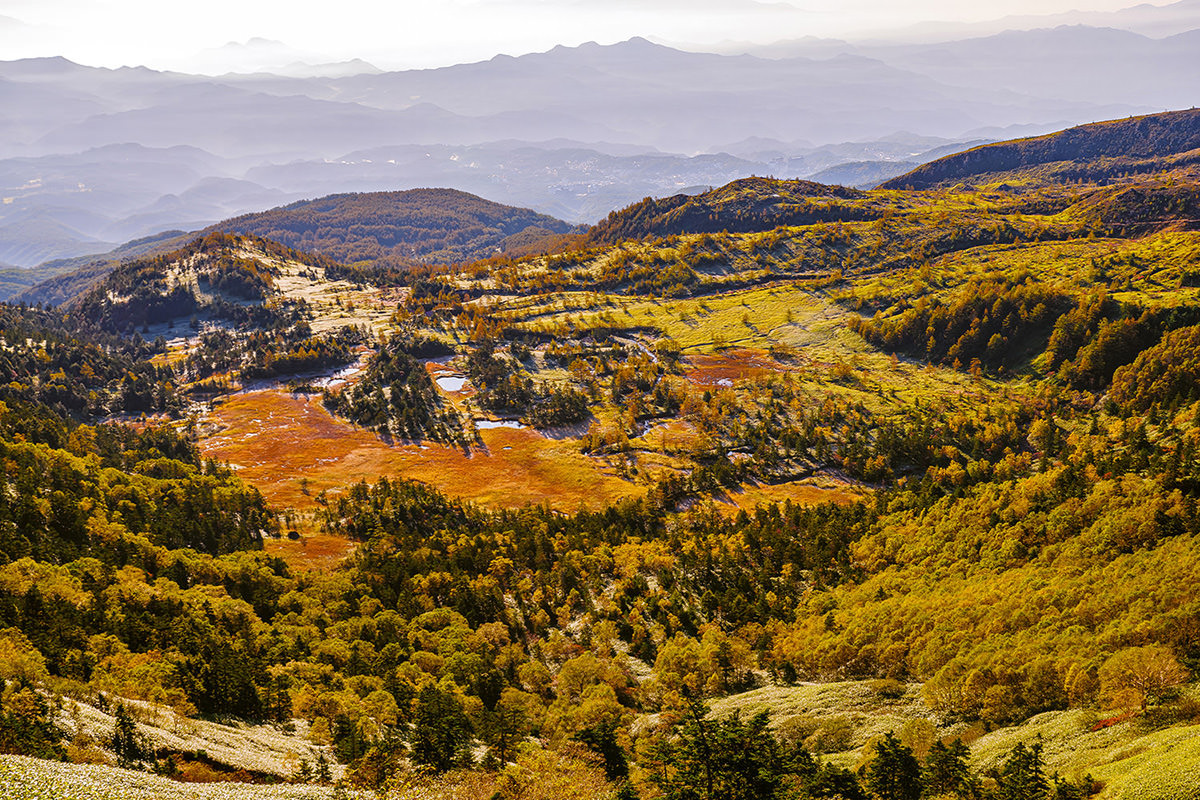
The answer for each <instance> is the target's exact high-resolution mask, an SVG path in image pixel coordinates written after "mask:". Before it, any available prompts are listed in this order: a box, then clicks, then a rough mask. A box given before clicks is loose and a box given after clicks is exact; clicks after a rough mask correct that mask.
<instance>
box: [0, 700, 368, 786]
mask: <svg viewBox="0 0 1200 800" xmlns="http://www.w3.org/2000/svg"><path fill="white" fill-rule="evenodd" d="M115 702H117V701H116V700H114V701H113V703H114V704H115ZM120 702H123V703H124V704H125V706H126V707H127V708H128V709H129V710H130V713H131V715H132V716H133V718H134V720H135V721H136V722H137V730H138V734H140V735H141V736H143V737H145V740H146V741H147V742H148V743H149V744H150V745H151V746H152V747H153V748H155V749H156V750H164V749H165V750H169V751H174V752H200V751H203V752H204V753H205V755H206V756H207V757H208V758H209V759H211V760H212V761H215V762H218V763H220V764H224V765H225V766H227V767H230V768H232V769H245V770H249V771H251V772H257V773H262V774H267V775H278V776H279V777H282V778H289V777H291V776H293V775H295V774H296V771H297V769H298V768H299V766H300V762H301V760H304V761H307V762H308V763H310V764H314V763H315V762H316V760H317V758H318V756H319V755H321V754H324V756H325V758H326V760H327V761H328V762H329V769H330V773H331V775H332V777H333V778H334V779H337V778H340V777H341V773H342V771H343V770H344V768H343V767H342V765H340V764H338V763H337V762H336V760H335V759H334V758H333V754H332V752H331V751H330V749H329V748H328V747H321V746H318V745H316V744H313V743H312V742H311V741H309V740H308V739H307V738H306V736H305V734H306V733H307V727H306V725H305V723H303V722H296V723H294V731H293V732H291V733H288V732H285V731H283V730H281V729H280V728H279V727H277V726H274V725H247V724H243V723H235V724H232V725H221V724H218V723H215V722H208V721H206V720H199V719H191V718H189V717H182V716H178V715H176V714H175V713H174V712H173V711H171V710H170V709H168V708H164V707H162V706H156V705H153V704H150V703H143V702H139V701H137V700H123V701H120ZM58 724H59V727H60V728H61V729H62V730H63V731H65V732H66V733H67V735H68V738H70V737H71V736H75V735H78V734H83V735H84V736H86V737H88V738H90V739H91V740H92V741H94V742H96V743H99V744H105V743H107V742H109V741H111V740H112V735H113V730H114V728H115V726H116V718H115V717H114V716H113V713H110V712H105V711H101V710H100V709H98V708H96V707H95V706H92V705H89V704H87V703H84V702H80V701H77V700H70V699H64V700H63V704H62V709H61V711H60V712H59V717H58ZM0 797H6V795H3V794H0Z"/></svg>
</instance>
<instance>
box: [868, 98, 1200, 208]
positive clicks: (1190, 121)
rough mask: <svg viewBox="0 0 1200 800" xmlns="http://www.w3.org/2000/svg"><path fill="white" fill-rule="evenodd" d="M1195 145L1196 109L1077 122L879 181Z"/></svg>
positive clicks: (1156, 153) (1159, 153) (908, 185)
mask: <svg viewBox="0 0 1200 800" xmlns="http://www.w3.org/2000/svg"><path fill="white" fill-rule="evenodd" d="M1198 148H1200V109H1195V108H1193V109H1189V110H1186V111H1172V112H1167V113H1164V114H1149V115H1146V116H1142V117H1131V118H1129V119H1123V120H1112V121H1109V122H1099V123H1093V124H1090V125H1080V126H1078V127H1075V128H1069V129H1067V130H1065V131H1060V132H1058V133H1051V134H1048V135H1046V136H1036V137H1033V138H1030V139H1018V140H1016V141H1011V142H999V143H997V144H989V145H983V146H982V147H976V148H973V149H971V150H967V151H965V152H962V153H957V154H955V155H950V156H946V157H945V158H941V159H938V160H937V161H932V162H930V163H928V164H924V165H922V166H920V167H917V168H916V169H914V170H913V171H912V172H909V173H907V174H905V175H901V176H899V177H897V178H892V179H891V180H889V181H887V182H885V183H884V184H883V185H882V187H881V188H885V189H928V188H931V187H934V186H940V185H947V184H952V183H956V182H959V181H965V180H969V179H972V178H977V177H979V176H981V175H994V174H998V173H1005V172H1012V171H1015V170H1020V169H1025V168H1030V167H1036V166H1039V165H1045V164H1051V163H1055V162H1065V161H1088V160H1096V159H1102V158H1113V159H1115V158H1123V159H1139V158H1140V159H1158V158H1165V157H1169V156H1173V155H1178V154H1181V153H1186V152H1189V151H1191V150H1196V149H1198Z"/></svg>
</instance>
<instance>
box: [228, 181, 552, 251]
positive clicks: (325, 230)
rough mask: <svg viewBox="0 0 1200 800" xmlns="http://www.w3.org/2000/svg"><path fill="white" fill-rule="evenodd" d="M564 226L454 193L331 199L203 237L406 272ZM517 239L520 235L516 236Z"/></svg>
mask: <svg viewBox="0 0 1200 800" xmlns="http://www.w3.org/2000/svg"><path fill="white" fill-rule="evenodd" d="M571 229H572V226H571V225H569V224H568V223H566V222H563V221H562V220H559V219H555V218H554V217H548V216H546V215H545V214H538V213H537V212H535V211H531V210H530V209H527V208H514V207H513V206H506V205H502V204H500V203H494V202H492V201H490V200H484V199H483V198H482V197H477V196H475V195H473V194H467V193H466V192H460V191H457V190H454V189H411V190H409V191H405V192H369V193H362V194H358V193H356V194H336V195H331V196H329V197H323V198H320V199H318V200H305V201H301V202H299V203H293V204H291V205H289V206H284V207H283V208H276V209H272V210H270V211H263V212H261V213H258V214H247V215H245V216H241V217H235V218H234V219H230V220H226V221H224V222H220V223H217V224H216V225H213V226H212V227H211V228H209V229H208V231H224V232H227V233H250V234H254V235H256V236H263V237H266V238H268V239H273V240H275V241H277V242H280V243H282V244H285V245H287V246H288V247H294V248H296V249H297V250H304V251H306V252H310V253H320V254H322V255H325V256H329V257H330V258H333V259H335V260H337V261H340V262H342V263H346V264H357V263H360V262H366V263H368V264H371V265H374V266H376V267H409V266H412V265H414V264H420V263H430V262H433V263H443V264H445V263H453V262H461V261H473V260H475V259H479V258H487V257H488V256H491V255H495V254H496V253H498V252H503V251H504V250H505V249H506V243H507V240H509V239H510V238H512V237H521V239H520V241H523V240H524V239H526V238H528V236H529V235H530V234H535V233H540V234H543V235H551V234H564V233H567V232H569V231H570V230H571ZM522 234H523V235H524V236H523V237H522Z"/></svg>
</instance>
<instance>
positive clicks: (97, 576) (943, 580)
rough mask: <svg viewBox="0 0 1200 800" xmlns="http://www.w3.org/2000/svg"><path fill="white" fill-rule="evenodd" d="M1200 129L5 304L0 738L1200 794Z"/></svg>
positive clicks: (1076, 794) (245, 240)
mask: <svg viewBox="0 0 1200 800" xmlns="http://www.w3.org/2000/svg"><path fill="white" fill-rule="evenodd" d="M1190 119H1191V117H1190V116H1188V115H1186V114H1185V115H1182V116H1171V115H1166V116H1164V117H1162V118H1160V119H1158V120H1156V121H1154V122H1153V124H1152V125H1150V127H1148V128H1145V129H1143V128H1137V129H1136V130H1137V131H1140V133H1138V134H1137V135H1138V136H1141V137H1142V139H1140V140H1139V141H1142V142H1143V144H1142V145H1139V148H1140V149H1137V150H1136V152H1134V151H1130V152H1131V153H1132V154H1133V155H1134V156H1136V157H1137V158H1143V157H1146V156H1147V155H1148V154H1149V155H1150V156H1153V157H1154V158H1155V159H1159V160H1158V162H1157V164H1158V166H1157V167H1156V169H1155V170H1154V171H1151V172H1146V171H1137V170H1134V171H1131V172H1129V173H1128V174H1124V173H1120V172H1117V171H1114V170H1113V169H1111V166H1112V162H1111V161H1110V160H1109V159H1111V158H1116V157H1120V156H1114V155H1113V152H1114V150H1113V148H1117V147H1118V144H1117V143H1114V142H1113V141H1109V140H1108V138H1107V137H1109V135H1110V134H1111V133H1112V131H1113V130H1114V129H1112V128H1108V127H1105V126H1097V127H1095V128H1088V129H1083V132H1082V133H1075V134H1072V136H1073V137H1075V138H1074V139H1072V141H1074V142H1075V143H1076V145H1078V147H1077V149H1076V151H1075V155H1074V156H1073V157H1072V160H1070V162H1069V164H1067V166H1063V165H1061V164H1060V165H1059V166H1060V167H1061V168H1062V170H1063V171H1060V172H1055V171H1053V170H1050V171H1045V172H1042V173H1039V175H1038V179H1037V180H1031V181H1027V182H1018V181H1016V180H1012V182H1011V183H1010V182H1005V181H1001V180H997V181H995V182H988V183H984V182H980V184H979V185H978V186H971V187H968V186H963V185H957V186H952V187H949V188H936V189H927V190H923V191H909V190H903V189H883V190H875V191H870V192H860V191H857V190H851V189H843V188H839V187H822V186H818V185H815V184H808V183H802V182H792V181H774V180H770V179H762V178H755V179H747V180H744V181H738V182H735V183H734V184H731V185H729V186H726V187H722V188H720V189H714V190H712V191H710V192H707V193H705V194H702V195H699V196H697V197H693V198H687V197H683V196H680V197H677V198H669V199H667V200H647V201H644V202H643V203H641V204H637V205H635V206H633V207H631V208H630V209H627V210H625V211H623V212H620V213H617V214H614V215H613V216H612V217H610V218H609V220H608V221H606V222H605V223H602V224H601V225H600V226H598V227H597V228H596V229H594V230H593V231H592V233H591V234H590V235H589V237H588V239H587V240H586V241H575V242H572V241H570V240H563V239H560V240H558V241H557V243H556V244H555V246H554V248H553V249H552V251H550V252H542V253H540V254H538V253H536V252H532V253H529V254H526V255H519V254H515V253H509V254H507V255H506V254H495V253H494V252H493V250H491V249H488V250H487V251H486V252H485V253H482V254H483V255H487V257H486V258H482V259H479V260H475V261H472V262H471V263H469V264H465V265H452V266H450V265H448V266H446V267H445V268H444V269H439V270H420V271H415V272H411V273H405V272H404V271H403V270H399V269H396V270H392V269H387V270H384V271H372V270H370V269H362V268H359V267H357V266H354V265H346V264H341V263H338V262H337V261H336V260H335V259H334V257H333V256H330V255H320V254H318V255H313V254H305V253H302V252H298V251H297V250H293V249H291V248H290V247H287V246H285V245H283V244H278V243H276V242H273V241H271V240H270V239H269V238H260V237H259V236H254V235H244V234H236V235H235V234H227V233H211V234H208V235H206V236H204V237H202V238H199V239H196V240H195V241H193V242H191V243H190V244H188V245H186V246H185V247H183V248H182V249H180V250H177V251H174V252H171V253H168V254H162V255H157V256H150V257H146V258H142V259H139V260H135V261H132V262H130V263H127V264H125V265H123V266H121V267H120V268H119V269H117V270H116V271H114V272H113V273H112V274H111V275H109V276H108V277H106V278H105V279H104V280H103V281H102V282H101V283H100V284H98V285H97V286H96V288H94V289H93V290H92V291H90V292H89V293H88V294H86V295H85V296H84V297H82V298H81V299H80V300H79V301H78V302H77V303H75V304H73V305H72V306H71V307H70V309H69V310H68V311H65V312H58V311H47V310H44V309H31V308H28V307H19V306H6V307H2V308H0V336H2V341H3V345H4V347H3V352H0V367H2V368H3V369H4V370H5V372H4V376H5V380H6V382H4V383H0V400H2V401H3V407H2V408H0V455H2V456H3V457H2V458H0V462H2V463H3V465H4V469H3V475H2V476H0V477H2V478H3V480H4V485H5V487H7V488H6V489H5V491H4V492H3V493H0V677H3V678H4V679H5V680H6V681H7V684H6V686H7V687H8V688H7V689H6V691H5V692H4V693H3V697H0V750H2V751H4V752H7V753H25V754H32V755H37V756H42V757H60V756H63V755H66V756H68V757H69V758H70V759H71V760H74V761H78V762H84V763H89V762H102V763H109V764H114V765H120V766H123V767H131V768H137V769H143V770H154V771H157V772H158V773H160V774H161V775H162V776H164V778H167V779H172V780H181V779H184V778H188V779H195V778H196V777H197V776H198V775H204V776H207V777H208V778H209V779H216V778H223V779H233V778H236V779H243V780H244V779H253V780H259V781H287V782H289V783H294V784H306V785H307V784H312V786H311V791H312V792H314V793H315V796H334V795H335V794H339V795H345V793H347V792H352V791H363V792H368V791H369V792H378V793H381V794H382V795H383V796H385V797H393V798H410V797H418V796H420V797H438V798H441V797H447V798H449V797H471V798H475V797H479V798H492V797H500V798H516V797H546V798H568V797H610V798H621V799H622V800H628V798H632V797H642V798H646V800H651V799H652V798H668V799H670V800H683V799H684V798H704V800H715V798H729V799H730V800H734V799H737V800H741V799H742V798H745V799H746V800H749V798H756V799H757V798H797V799H798V800H807V799H809V798H814V799H815V798H835V797H841V798H861V799H862V800H874V798H889V799H890V798H917V797H961V798H995V799H996V800H1010V799H1011V798H1038V799H1039V800H1041V799H1045V800H1049V798H1054V799H1055V800H1075V799H1076V798H1087V797H1093V796H1096V797H1101V798H1108V799H1112V800H1116V799H1118V798H1162V800H1173V798H1177V797H1186V796H1189V795H1188V794H1187V792H1189V791H1192V790H1193V789H1194V786H1195V782H1194V778H1195V776H1196V775H1197V774H1198V773H1200V747H1197V746H1196V744H1195V741H1196V740H1195V732H1196V731H1197V730H1200V728H1197V725H1198V724H1200V696H1198V695H1197V691H1198V690H1197V686H1196V682H1195V677H1196V674H1195V671H1196V670H1198V669H1200V600H1198V599H1197V598H1196V596H1195V592H1194V590H1193V587H1194V586H1195V585H1196V583H1197V581H1200V389H1198V388H1197V380H1198V379H1200V357H1198V356H1197V347H1198V346H1200V233H1198V232H1197V231H1196V229H1195V218H1196V217H1195V212H1196V208H1195V203H1194V197H1195V196H1196V190H1195V187H1196V186H1197V173H1196V167H1195V165H1194V164H1193V163H1192V162H1190V161H1188V160H1187V159H1182V160H1172V159H1170V158H1164V157H1163V154H1164V153H1167V152H1168V151H1169V150H1170V149H1171V148H1173V147H1175V146H1176V145H1177V144H1178V142H1179V141H1182V140H1183V139H1181V138H1180V137H1184V138H1186V137H1187V136H1190V135H1191V134H1190V133H1188V131H1189V130H1190V128H1189V127H1188V126H1189V125H1190V122H1189V120H1190ZM1176 121H1178V122H1179V126H1180V127H1179V128H1176V127H1175V124H1174V123H1175V122H1176ZM1123 124H1124V123H1112V125H1115V126H1118V127H1119V126H1120V125H1123ZM1131 124H1132V123H1131ZM1139 124H1141V123H1139ZM1146 124H1150V123H1146ZM1155 131H1164V132H1165V134H1164V135H1162V136H1158V135H1157V134H1156V133H1155ZM1093 135H1094V136H1095V137H1099V138H1100V139H1101V141H1092V140H1091V139H1089V138H1088V137H1089V136H1093ZM1129 135H1133V134H1132V133H1130V134H1129ZM1122 136H1124V134H1122ZM1079 137H1083V138H1082V139H1080V138H1079ZM1143 140H1144V141H1143ZM1118 141H1124V139H1120V137H1118ZM1018 144H1019V143H1018ZM1143 145H1144V146H1143ZM1020 146H1024V145H1020ZM1089 154H1099V155H1098V156H1093V155H1089ZM1039 157H1040V156H1039ZM1068 167H1069V169H1070V170H1073V172H1072V175H1073V176H1074V177H1071V178H1070V179H1069V180H1063V179H1060V178H1061V175H1062V174H1065V172H1064V171H1065V170H1067V169H1068ZM1055 169H1058V167H1056V168H1055ZM1101 173H1103V177H1101V178H1094V179H1093V178H1088V177H1086V176H1088V175H1100V174H1101ZM1056 176H1058V177H1056ZM1010 178H1011V176H1010ZM363 197H366V196H363ZM339 202H340V201H339ZM297 210H298V212H299V211H300V210H302V209H297ZM307 213H308V211H304V214H307ZM314 213H316V212H314ZM322 213H324V212H322ZM330 213H334V211H330ZM456 213H457V212H454V213H451V214H450V215H449V216H447V217H446V218H445V219H442V220H433V221H429V222H428V224H427V225H426V228H427V229H428V230H435V229H436V230H443V229H444V230H445V231H446V232H447V234H446V241H447V242H449V241H450V240H451V239H453V238H454V236H455V234H454V233H453V229H454V227H455V225H457V224H459V223H460V222H461V219H460V218H459V217H457V216H456ZM302 216H303V215H302ZM304 219H306V220H309V218H308V217H304ZM312 219H316V217H313V218H312ZM309 221H310V222H311V220H309ZM305 224H306V225H307V224H308V222H305ZM313 224H314V225H315V224H316V223H313ZM322 224H324V223H322ZM499 224H500V223H497V225H499ZM439 226H441V227H439ZM322 230H324V229H323V228H322ZM267 233H268V234H269V233H270V232H267ZM327 234H328V236H329V237H336V230H335V229H334V228H330V230H329V231H327ZM297 235H299V234H297ZM322 235H323V236H324V235H326V234H322ZM464 236H466V235H465V234H464ZM434 238H436V237H434ZM469 240H470V237H466V238H463V239H462V240H461V242H460V244H463V243H465V242H468V241H469ZM322 241H324V240H322ZM329 241H332V238H330V239H329ZM426 241H432V239H426ZM298 246H301V245H298ZM447 246H449V245H447ZM463 246H464V247H466V246H467V245H466V244H463ZM489 247H490V246H489ZM301 249H303V247H302V246H301ZM315 249H320V248H315ZM434 252H435V251H430V252H429V253H427V254H426V255H430V256H431V257H432V255H433V253H434ZM436 252H443V250H438V251H436ZM463 253H464V254H465V253H466V251H465V250H464V251H463ZM406 257H407V256H406ZM439 258H440V256H439ZM457 258H458V256H456V257H455V259H457ZM463 258H464V260H465V258H466V256H465V255H464V256H463ZM455 259H448V260H455ZM397 263H398V262H397ZM83 398H86V400H84V399H83ZM72 703H75V704H76V706H77V710H76V711H72V710H71V708H72V707H71V704H72ZM127 704H128V708H131V709H135V710H138V711H137V713H138V714H142V715H143V717H144V718H143V719H141V721H140V722H138V721H135V720H134V719H133V718H132V717H130V716H129V715H130V713H132V712H130V711H129V710H127V708H126V705H127ZM102 705H103V707H104V708H107V709H109V712H103V711H102V709H101V706H102ZM85 707H86V709H94V710H95V711H94V713H93V711H85V710H84V709H85ZM118 708H119V709H120V711H119V713H118V711H117V709H118ZM146 709H148V710H146ZM155 709H157V710H155ZM110 712H111V714H112V715H113V716H112V717H111V719H112V723H111V727H113V730H112V731H111V732H106V733H105V734H104V735H103V736H97V735H96V734H95V732H94V731H95V726H94V725H93V726H92V727H88V724H85V723H84V722H82V721H77V720H76V719H75V717H78V718H79V719H82V718H83V717H84V716H85V715H90V716H88V718H89V719H92V718H95V716H96V715H98V714H101V713H110ZM760 712H762V713H760ZM72 714H74V715H75V717H73V716H72ZM122 715H125V716H124V717H122ZM104 719H105V721H106V722H105V724H109V723H108V720H109V717H104ZM162 719H169V720H171V721H173V722H172V724H174V725H176V726H182V727H183V728H186V727H187V726H188V725H189V724H199V723H198V722H196V720H203V722H204V724H205V725H209V724H210V723H212V724H216V723H222V724H223V723H231V724H230V725H228V726H226V727H225V728H221V729H222V730H229V731H233V730H242V729H243V728H242V727H239V726H244V725H245V724H247V723H255V724H256V725H258V726H275V727H274V728H273V729H274V730H277V731H278V732H279V734H280V735H281V736H283V735H286V736H292V737H302V738H303V739H304V740H305V741H307V743H308V745H309V746H311V747H312V748H316V750H317V751H319V752H320V753H321V754H322V758H324V759H330V760H332V761H336V762H337V765H336V766H331V764H330V763H328V762H321V763H315V762H312V761H310V760H307V758H305V759H304V760H301V759H300V757H299V756H297V757H296V759H295V764H294V768H291V769H283V768H281V767H280V766H279V763H280V761H279V759H276V760H275V761H272V762H271V763H272V766H271V767H270V769H267V768H263V769H262V770H261V771H258V772H254V771H253V770H247V768H246V767H245V766H243V765H241V764H240V763H239V764H235V763H232V760H231V759H229V758H228V757H227V756H226V757H225V758H226V760H225V761H222V760H221V759H219V758H217V757H216V756H215V755H213V753H212V752H209V751H208V749H207V748H205V747H202V746H201V744H200V743H199V741H198V740H190V741H191V744H190V745H185V744H181V743H180V742H181V741H182V740H180V741H176V740H171V739H166V738H164V737H163V736H162V735H160V734H158V733H156V734H155V735H156V736H157V737H158V738H155V739H153V741H154V742H155V744H148V742H150V741H151V739H149V738H147V737H149V733H148V731H149V726H150V724H151V723H152V722H153V723H155V725H156V726H158V727H155V731H161V730H162V727H161V724H160V723H161V720H162ZM123 720H128V721H123ZM189 720H191V723H189ZM138 724H141V725H142V726H143V727H142V728H138ZM122 725H124V727H122ZM139 730H140V731H141V732H142V734H143V738H142V739H139V738H138V731H139ZM230 735H232V734H230ZM214 752H215V751H214ZM0 763H5V762H2V761H0ZM14 763H15V762H14ZM20 763H22V764H23V763H25V762H20ZM63 769H64V770H65V768H63ZM47 774H50V773H49V770H48V772H47ZM54 774H55V775H68V774H74V773H69V772H65V771H61V770H60V771H56V772H54ZM105 774H108V773H105ZM335 778H337V779H338V781H339V783H338V785H337V786H336V787H334V786H332V785H330V784H331V783H332V782H333V781H334V779H335ZM57 779H58V778H56V780H57ZM2 780H7V779H6V778H4V777H3V775H0V781H2ZM147 780H149V779H147ZM4 785H5V784H4V783H2V782H0V786H4ZM14 785H15V784H14ZM164 785H165V784H164ZM322 787H323V788H322ZM276 790H278V792H280V793H284V792H293V791H300V787H299V786H290V787H275V788H271V789H267V788H262V789H261V791H264V792H268V791H269V792H275V791H276ZM164 791H165V790H164ZM231 791H233V790H231ZM255 791H259V790H258V789H255ZM305 791H308V790H307V789H305ZM422 793H423V794H422ZM256 796H257V795H256ZM268 796H292V795H290V794H287V795H285V794H278V795H268Z"/></svg>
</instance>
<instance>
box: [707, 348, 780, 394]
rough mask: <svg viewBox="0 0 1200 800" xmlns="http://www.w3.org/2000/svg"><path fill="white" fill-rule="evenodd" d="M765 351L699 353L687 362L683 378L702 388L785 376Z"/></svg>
mask: <svg viewBox="0 0 1200 800" xmlns="http://www.w3.org/2000/svg"><path fill="white" fill-rule="evenodd" d="M786 370H787V367H785V366H783V365H781V364H779V363H778V362H776V361H775V360H774V359H772V358H771V357H770V356H769V355H767V354H766V353H764V352H763V351H762V350H749V349H741V350H729V351H726V352H724V353H696V354H689V355H687V356H686V357H685V358H684V368H683V374H684V375H685V376H686V377H687V379H688V380H689V381H690V382H691V383H693V384H695V385H697V386H701V387H713V386H729V385H731V384H732V383H733V382H734V381H743V380H748V379H750V378H763V377H766V376H767V375H770V374H771V373H780V372H785V371H786Z"/></svg>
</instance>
